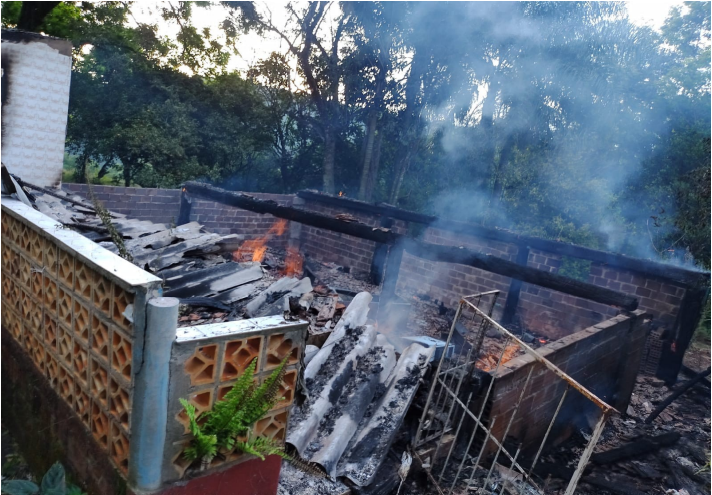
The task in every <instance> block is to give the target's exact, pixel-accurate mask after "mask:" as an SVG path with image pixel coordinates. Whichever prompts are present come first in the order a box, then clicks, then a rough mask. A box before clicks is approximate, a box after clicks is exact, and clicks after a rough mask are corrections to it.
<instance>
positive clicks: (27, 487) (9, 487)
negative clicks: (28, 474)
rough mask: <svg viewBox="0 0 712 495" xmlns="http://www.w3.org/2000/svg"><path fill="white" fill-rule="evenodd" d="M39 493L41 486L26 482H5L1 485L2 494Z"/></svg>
mask: <svg viewBox="0 0 712 495" xmlns="http://www.w3.org/2000/svg"><path fill="white" fill-rule="evenodd" d="M39 491H40V487H39V486H37V485H35V484H34V483H32V482H31V481H25V480H10V481H3V482H2V484H1V485H0V492H2V493H5V494H7V495H35V494H37V493H39Z"/></svg>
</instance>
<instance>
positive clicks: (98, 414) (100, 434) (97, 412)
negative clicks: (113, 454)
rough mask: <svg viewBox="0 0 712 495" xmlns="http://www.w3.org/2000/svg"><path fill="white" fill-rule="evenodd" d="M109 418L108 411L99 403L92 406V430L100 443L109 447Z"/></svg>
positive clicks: (104, 446)
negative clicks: (105, 411)
mask: <svg viewBox="0 0 712 495" xmlns="http://www.w3.org/2000/svg"><path fill="white" fill-rule="evenodd" d="M109 428H110V426H109V418H108V417H107V416H106V413H104V411H102V409H101V408H100V407H99V406H98V405H97V404H93V405H92V408H91V432H92V435H94V438H95V439H96V441H97V442H99V445H101V446H102V447H103V448H105V449H107V448H108V447H109Z"/></svg>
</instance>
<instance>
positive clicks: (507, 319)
mask: <svg viewBox="0 0 712 495" xmlns="http://www.w3.org/2000/svg"><path fill="white" fill-rule="evenodd" d="M516 261H517V264H518V265H521V266H527V262H528V261H529V248H528V247H525V246H519V251H518V252H517V260H516ZM521 291H522V281H521V280H519V279H516V278H513V279H512V282H511V283H510V284H509V290H508V291H507V300H506V301H505V303H504V310H503V311H502V325H509V324H510V323H512V320H513V319H514V315H515V314H516V313H517V306H519V294H520V292H521Z"/></svg>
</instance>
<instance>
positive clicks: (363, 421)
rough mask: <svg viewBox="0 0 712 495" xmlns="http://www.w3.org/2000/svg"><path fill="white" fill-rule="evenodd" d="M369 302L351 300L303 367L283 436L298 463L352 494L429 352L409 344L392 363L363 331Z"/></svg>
mask: <svg viewBox="0 0 712 495" xmlns="http://www.w3.org/2000/svg"><path fill="white" fill-rule="evenodd" d="M371 300H372V297H371V294H369V293H368V292H361V293H359V294H358V295H356V296H355V297H354V299H353V301H352V302H351V304H350V305H349V306H348V307H347V308H346V311H345V312H344V314H343V316H342V318H341V319H340V320H339V322H338V323H337V325H336V327H335V328H334V331H333V332H332V333H331V334H330V335H329V337H328V338H327V340H326V341H325V343H324V345H323V346H322V347H321V349H320V350H319V351H318V352H317V353H316V354H315V355H314V356H313V357H312V358H311V360H310V361H309V364H308V365H307V367H306V369H305V372H304V376H305V387H306V394H307V399H306V400H305V401H304V403H303V404H301V405H300V406H298V407H297V406H295V410H294V413H293V415H292V420H291V422H290V427H289V431H288V433H287V443H288V444H290V445H292V446H293V447H294V448H295V449H296V451H297V452H298V453H299V455H300V456H301V458H302V459H304V460H306V461H309V462H312V463H316V464H318V465H319V466H321V467H322V468H324V471H325V472H326V473H327V474H328V476H329V477H330V478H332V479H335V478H345V479H348V480H349V482H351V483H353V484H356V485H359V486H362V485H368V484H369V483H370V482H371V481H372V480H373V477H374V475H375V474H376V471H377V470H378V468H379V466H380V465H381V463H382V462H383V460H384V459H385V457H386V454H387V453H388V451H389V449H390V447H391V445H392V443H393V441H394V439H395V437H396V434H397V433H398V432H399V430H400V427H401V424H402V421H403V418H404V416H405V414H406V412H407V411H408V408H409V406H410V403H411V401H412V399H413V397H414V395H415V392H416V390H417V389H418V385H419V383H420V378H421V376H422V375H423V372H424V370H425V368H426V367H427V365H428V363H429V361H430V358H431V354H432V352H433V349H432V348H431V349H428V348H425V347H423V346H421V345H419V344H411V345H410V346H408V347H407V348H406V349H404V350H403V352H402V354H401V355H400V357H399V358H398V359H397V357H396V351H395V349H394V347H393V345H392V344H391V343H389V342H388V339H387V338H386V336H384V335H381V334H379V333H378V332H376V330H375V328H374V327H373V326H371V325H366V321H367V317H368V310H369V304H370V302H371ZM311 493H331V492H328V491H325V492H320V491H313V492H311Z"/></svg>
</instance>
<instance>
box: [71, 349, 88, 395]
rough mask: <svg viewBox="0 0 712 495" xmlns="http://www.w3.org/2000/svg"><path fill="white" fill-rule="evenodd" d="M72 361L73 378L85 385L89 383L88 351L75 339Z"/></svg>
mask: <svg viewBox="0 0 712 495" xmlns="http://www.w3.org/2000/svg"><path fill="white" fill-rule="evenodd" d="M72 362H73V364H74V378H76V380H77V382H78V383H79V384H80V385H82V386H83V387H87V386H88V385H89V382H88V380H89V377H88V375H89V352H88V351H87V350H86V348H84V347H83V346H82V345H81V344H80V343H79V341H77V340H76V339H75V340H74V352H73V355H72Z"/></svg>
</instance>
